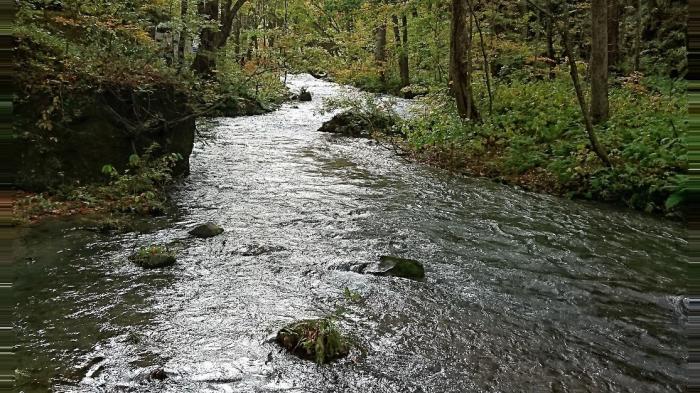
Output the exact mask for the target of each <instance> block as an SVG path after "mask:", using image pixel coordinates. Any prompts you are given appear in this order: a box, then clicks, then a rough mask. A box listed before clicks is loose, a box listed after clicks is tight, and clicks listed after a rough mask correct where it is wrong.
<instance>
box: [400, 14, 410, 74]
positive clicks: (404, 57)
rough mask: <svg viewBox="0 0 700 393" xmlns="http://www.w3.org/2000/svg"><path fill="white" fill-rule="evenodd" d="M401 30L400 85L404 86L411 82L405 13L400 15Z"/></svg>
mask: <svg viewBox="0 0 700 393" xmlns="http://www.w3.org/2000/svg"><path fill="white" fill-rule="evenodd" d="M401 32H402V37H403V45H402V47H401V49H402V50H401V58H400V61H399V63H400V66H401V85H402V87H406V86H408V85H410V84H411V70H410V65H409V63H408V18H407V17H406V15H404V16H402V17H401Z"/></svg>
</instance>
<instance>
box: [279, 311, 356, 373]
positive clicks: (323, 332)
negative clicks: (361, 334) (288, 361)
mask: <svg viewBox="0 0 700 393" xmlns="http://www.w3.org/2000/svg"><path fill="white" fill-rule="evenodd" d="M276 341H277V343H278V344H279V345H281V346H282V347H284V348H285V349H287V350H288V351H289V352H291V353H293V354H295V355H297V356H299V357H300V358H302V359H306V360H313V361H315V362H316V363H318V364H325V363H329V362H332V361H333V360H336V359H340V358H342V357H345V356H347V355H348V353H350V345H349V343H348V340H347V339H346V338H345V337H343V336H342V335H341V334H340V332H339V331H338V329H337V328H336V327H335V324H334V323H333V321H332V320H331V319H329V318H322V319H308V320H303V321H299V322H294V323H292V324H290V325H287V326H285V327H283V328H282V329H280V331H279V332H278V333H277V337H276Z"/></svg>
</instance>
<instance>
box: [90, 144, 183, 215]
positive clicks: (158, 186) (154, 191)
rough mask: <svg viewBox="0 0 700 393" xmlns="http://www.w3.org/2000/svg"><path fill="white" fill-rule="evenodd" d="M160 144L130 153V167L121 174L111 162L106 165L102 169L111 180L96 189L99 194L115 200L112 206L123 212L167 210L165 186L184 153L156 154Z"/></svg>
mask: <svg viewBox="0 0 700 393" xmlns="http://www.w3.org/2000/svg"><path fill="white" fill-rule="evenodd" d="M159 148H160V146H159V145H158V144H155V143H154V144H153V145H151V146H150V147H149V148H148V149H146V151H145V152H144V153H143V154H142V155H141V156H138V155H136V154H133V155H131V157H129V164H128V169H126V170H125V171H124V173H123V174H119V173H118V172H117V170H116V169H114V167H113V166H111V165H105V166H103V168H102V172H103V173H105V174H107V175H108V176H109V177H110V179H111V181H110V183H109V184H108V185H107V186H102V187H99V188H98V189H97V192H96V193H97V194H98V195H99V196H100V197H102V198H106V199H111V200H113V201H114V204H113V207H114V208H115V209H116V210H118V211H122V212H130V213H140V214H159V213H162V212H163V211H164V210H165V204H166V202H167V195H166V192H165V191H166V187H167V186H168V185H169V184H170V183H172V181H173V177H172V169H173V167H174V166H175V165H176V164H177V162H178V161H180V160H182V156H180V155H179V154H176V153H172V154H166V155H163V156H160V157H157V158H156V157H155V153H156V152H157V150H158V149H159Z"/></svg>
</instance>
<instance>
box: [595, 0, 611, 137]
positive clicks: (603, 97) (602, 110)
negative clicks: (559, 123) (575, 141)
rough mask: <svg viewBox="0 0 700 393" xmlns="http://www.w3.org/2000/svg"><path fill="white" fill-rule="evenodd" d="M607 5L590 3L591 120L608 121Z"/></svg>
mask: <svg viewBox="0 0 700 393" xmlns="http://www.w3.org/2000/svg"><path fill="white" fill-rule="evenodd" d="M608 112H609V104H608V4H607V1H606V0H592V1H591V119H592V121H593V124H600V123H602V122H605V121H606V120H607V119H608V115H609V113H608Z"/></svg>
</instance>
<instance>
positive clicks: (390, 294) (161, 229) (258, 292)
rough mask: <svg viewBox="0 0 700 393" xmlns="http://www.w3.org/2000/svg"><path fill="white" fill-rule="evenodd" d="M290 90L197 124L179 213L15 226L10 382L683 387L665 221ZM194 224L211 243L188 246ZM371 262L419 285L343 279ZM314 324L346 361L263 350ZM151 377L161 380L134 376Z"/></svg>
mask: <svg viewBox="0 0 700 393" xmlns="http://www.w3.org/2000/svg"><path fill="white" fill-rule="evenodd" d="M289 84H290V86H291V88H292V89H298V88H300V87H302V86H306V87H308V88H309V90H311V91H312V92H313V93H314V101H313V102H311V103H300V104H298V105H293V104H286V105H284V106H283V107H282V108H281V109H280V110H278V111H276V112H274V113H270V114H266V115H262V116H254V117H240V118H219V119H213V120H211V121H207V122H203V123H201V124H200V132H201V133H202V134H203V136H202V137H200V140H199V141H198V142H197V144H196V147H195V152H194V154H193V156H192V158H191V165H192V173H191V175H190V176H189V177H188V178H187V179H186V180H184V182H183V183H182V184H181V185H180V186H178V188H177V189H176V190H175V192H174V194H173V199H174V201H175V204H176V205H177V212H175V213H174V214H171V215H169V216H168V217H166V218H162V219H160V221H159V222H158V223H157V224H158V225H156V227H155V228H154V229H153V230H151V231H147V232H146V233H129V234H124V235H104V234H99V233H96V232H91V231H87V230H83V229H81V228H80V226H79V225H76V224H75V223H74V222H71V221H49V222H46V223H45V224H42V225H39V226H37V227H35V228H31V229H28V230H26V231H25V233H23V235H22V237H21V238H20V239H19V240H18V241H17V247H16V250H17V251H16V253H17V258H16V266H17V279H16V285H15V293H16V304H17V306H16V315H17V319H18V322H17V326H16V331H17V335H18V343H19V345H18V360H19V363H20V364H19V368H18V373H19V375H20V376H21V378H20V380H22V381H24V382H23V385H22V386H20V387H18V391H24V392H45V391H48V390H51V391H55V392H358V393H360V392H362V393H364V392H397V393H398V392H401V393H403V392H426V393H427V392H434V393H446V392H520V391H522V392H676V391H681V390H682V385H683V383H684V382H685V376H684V361H685V360H684V359H685V340H684V336H683V326H684V321H685V317H684V307H683V301H682V296H681V294H682V289H683V282H684V281H683V274H684V268H683V266H684V265H685V264H686V263H687V262H688V258H687V255H686V254H684V253H683V251H682V249H683V247H684V246H685V243H684V241H683V240H682V235H683V232H682V228H681V226H680V225H678V224H676V223H672V222H667V221H664V220H659V219H656V218H653V217H649V216H645V215H642V214H639V213H636V212H632V211H626V210H621V209H617V208H612V207H609V206H602V205H596V204H591V203H584V202H576V201H569V200H565V199H560V198H556V197H550V196H546V195H539V194H533V193H528V192H524V191H521V190H518V189H516V188H513V187H508V186H503V185H499V184H495V183H493V182H489V181H486V180H481V179H472V178H465V177H461V176H456V175H454V174H450V173H447V172H445V171H442V170H438V169H435V168H430V167H426V166H424V165H420V164H417V163H410V162H407V161H406V160H404V159H402V158H401V157H398V156H397V155H396V154H395V153H394V152H393V151H391V150H389V149H386V148H385V147H382V146H380V145H378V144H377V143H376V142H373V141H369V140H364V139H349V138H343V137H337V136H333V135H327V134H322V133H319V132H317V131H316V130H317V129H318V128H319V126H320V125H321V124H322V122H323V121H324V120H327V119H329V118H330V115H320V114H318V113H317V111H316V110H317V109H318V108H319V107H320V106H321V99H322V98H324V97H334V96H338V95H339V94H341V91H342V90H341V88H340V86H338V85H336V84H333V83H330V82H325V81H320V80H317V79H314V78H312V77H310V76H306V75H298V76H292V77H291V78H290V81H289ZM206 221H213V222H217V223H219V224H220V225H222V226H223V227H224V228H225V232H224V234H222V235H220V236H218V237H215V238H211V239H206V240H201V239H192V238H189V237H188V235H187V231H188V229H190V228H191V227H192V226H193V225H195V224H199V223H202V222H206ZM152 243H170V244H174V245H176V246H177V247H178V250H179V251H178V263H177V264H176V265H175V266H173V267H170V268H166V269H162V270H148V271H144V270H142V269H140V268H138V267H136V266H134V265H133V264H132V263H131V262H129V261H128V260H127V257H128V256H129V255H130V254H131V253H132V252H133V251H134V250H135V249H136V248H138V247H140V246H144V245H149V244H152ZM380 255H396V256H402V257H409V258H413V259H417V260H420V261H422V262H423V263H424V264H425V266H426V279H425V280H424V281H422V282H416V281H410V280H405V279H400V278H389V277H376V276H371V275H362V274H358V273H353V272H351V271H348V267H349V266H352V265H354V264H358V263H365V262H373V261H376V260H377V258H378V257H379V256H380ZM345 288H348V290H349V291H351V293H357V294H359V296H360V298H359V299H358V298H357V296H351V297H352V298H353V299H348V297H347V296H344V292H345ZM332 313H337V314H338V319H337V323H338V326H339V327H340V328H341V330H342V331H343V332H344V333H347V334H348V335H349V336H350V337H352V339H353V342H354V346H355V349H354V350H353V352H352V353H351V355H350V357H348V358H346V359H343V360H340V361H337V362H335V363H333V364H330V365H327V366H322V367H319V366H316V365H315V364H313V363H311V362H308V361H304V360H300V359H298V358H296V357H294V356H292V355H290V354H288V353H286V352H283V351H280V348H279V347H278V346H277V345H276V344H275V343H274V342H271V341H270V337H271V336H273V335H274V334H275V332H276V331H277V330H278V329H279V328H281V327H282V326H284V325H285V324H288V323H290V322H291V321H295V320H298V319H303V318H312V317H322V316H325V315H329V314H332ZM154 367H164V368H165V372H166V373H167V375H168V378H167V379H165V380H162V381H161V380H151V379H150V378H148V374H149V372H150V371H151V370H152V369H153V368H154Z"/></svg>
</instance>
